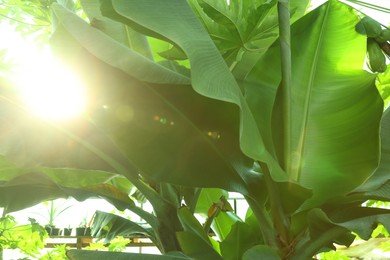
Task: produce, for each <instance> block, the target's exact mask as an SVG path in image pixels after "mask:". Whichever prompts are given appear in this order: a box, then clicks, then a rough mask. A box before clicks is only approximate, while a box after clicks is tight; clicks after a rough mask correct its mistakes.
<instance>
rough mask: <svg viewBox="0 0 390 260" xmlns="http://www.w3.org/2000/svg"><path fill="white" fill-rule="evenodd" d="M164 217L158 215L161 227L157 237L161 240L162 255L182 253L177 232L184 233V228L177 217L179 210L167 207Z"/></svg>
mask: <svg viewBox="0 0 390 260" xmlns="http://www.w3.org/2000/svg"><path fill="white" fill-rule="evenodd" d="M162 215H163V216H159V215H157V218H158V219H159V220H160V227H159V229H158V230H157V233H158V234H157V235H158V238H159V240H160V245H161V248H160V250H161V253H167V252H170V251H181V248H180V245H179V242H178V241H177V238H176V232H178V231H183V227H182V225H181V223H180V220H179V218H178V216H177V209H176V208H175V207H173V206H171V207H167V208H166V210H165V211H164V214H162Z"/></svg>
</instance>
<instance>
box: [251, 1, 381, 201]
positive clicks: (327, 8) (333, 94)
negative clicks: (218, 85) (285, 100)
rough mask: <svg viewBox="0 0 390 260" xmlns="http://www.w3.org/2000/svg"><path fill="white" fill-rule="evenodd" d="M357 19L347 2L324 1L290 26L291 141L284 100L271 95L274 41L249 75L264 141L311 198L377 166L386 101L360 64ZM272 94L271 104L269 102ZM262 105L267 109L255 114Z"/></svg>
mask: <svg viewBox="0 0 390 260" xmlns="http://www.w3.org/2000/svg"><path fill="white" fill-rule="evenodd" d="M358 21H359V19H358V17H357V15H356V14H355V13H354V12H353V11H352V9H351V8H349V7H347V6H345V5H344V4H341V3H339V2H337V1H328V2H327V3H326V4H324V5H322V6H321V7H319V8H318V9H316V10H315V11H313V12H311V13H309V14H308V15H306V16H305V17H303V18H302V19H300V20H299V21H297V22H296V23H295V24H294V25H293V26H292V39H291V41H292V47H291V48H292V75H293V76H292V85H291V96H290V100H291V106H289V107H287V108H286V107H285V110H284V111H288V113H290V117H291V118H292V122H291V125H288V126H287V131H288V136H289V140H283V138H282V129H283V127H284V126H283V122H282V121H281V118H283V117H282V114H281V111H282V110H283V109H282V108H283V106H285V105H286V104H282V96H281V95H277V94H276V93H277V88H278V86H279V81H280V72H279V71H280V63H279V57H280V54H279V44H278V43H275V44H274V45H273V46H272V47H271V48H270V49H269V51H268V52H267V53H266V54H265V55H264V56H263V57H262V59H261V60H260V61H259V62H258V64H257V65H256V67H255V69H254V70H253V71H252V72H251V73H250V75H249V76H248V77H247V79H246V80H247V82H248V83H247V85H246V87H247V88H246V93H247V97H248V100H249V104H250V107H251V110H252V111H253V114H254V115H255V117H256V120H257V122H258V124H259V128H260V129H261V131H262V134H263V136H264V138H265V139H267V140H269V142H268V143H267V147H269V149H270V151H271V152H272V153H273V154H274V156H276V158H278V161H279V162H280V164H281V165H282V166H283V167H284V169H285V170H286V171H287V173H288V175H289V179H290V180H291V181H292V182H297V183H298V184H300V185H301V186H303V187H306V188H310V189H313V193H314V198H313V199H312V203H321V202H323V201H324V200H326V199H327V198H329V197H333V196H337V195H340V194H346V193H348V192H349V191H351V190H353V189H354V188H356V187H357V186H358V185H359V184H360V183H361V182H363V181H364V180H365V179H366V178H368V177H369V176H370V175H371V174H372V173H373V171H374V170H375V168H376V166H377V164H378V160H379V122H380V119H381V115H382V109H383V102H382V100H381V97H380V96H379V94H378V91H377V89H376V88H375V84H374V81H375V75H372V74H369V73H368V72H365V71H363V69H362V68H363V64H364V57H365V41H366V39H365V38H364V37H362V36H361V35H359V34H358V33H356V32H355V25H356V23H358ZM265 71H267V73H264V72H265ZM267 75H268V76H267ZM256 93H259V94H256ZM260 93H263V94H264V95H263V96H261V94H260ZM272 97H274V98H275V105H274V107H270V106H269V105H272V104H271V102H270V99H271V100H272ZM260 110H263V111H264V113H255V111H260ZM262 125H263V126H270V125H272V128H267V127H262ZM270 129H272V130H270ZM266 137H267V138H266ZM270 140H273V144H272V143H271V142H272V141H270ZM285 147H288V148H287V151H284V149H285ZM284 152H287V155H286V156H287V158H288V160H287V161H288V163H287V164H286V165H284V163H283V161H284Z"/></svg>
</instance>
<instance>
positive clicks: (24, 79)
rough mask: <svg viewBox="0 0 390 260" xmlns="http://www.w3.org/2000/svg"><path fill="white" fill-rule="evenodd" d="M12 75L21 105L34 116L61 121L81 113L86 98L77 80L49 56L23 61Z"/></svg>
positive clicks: (83, 109) (73, 74)
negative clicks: (14, 77) (22, 103)
mask: <svg viewBox="0 0 390 260" xmlns="http://www.w3.org/2000/svg"><path fill="white" fill-rule="evenodd" d="M15 76H16V84H17V86H18V89H19V91H20V93H21V96H22V100H23V102H24V104H25V105H26V106H27V108H28V110H29V111H30V112H31V113H33V114H34V115H36V116H37V117H40V118H42V119H44V120H48V121H64V120H67V119H71V118H74V117H77V116H79V115H81V114H82V113H83V112H84V111H85V106H86V96H85V91H84V88H83V86H82V84H81V82H80V80H79V79H78V78H77V76H76V75H75V73H72V72H71V71H70V70H69V69H67V68H66V67H64V66H62V65H61V64H60V63H59V62H57V61H55V60H54V59H53V58H52V57H51V56H50V55H49V54H47V53H44V54H43V55H42V54H41V55H39V57H31V58H29V59H27V62H26V64H23V65H22V66H21V67H20V68H19V69H18V70H17V71H16V74H15Z"/></svg>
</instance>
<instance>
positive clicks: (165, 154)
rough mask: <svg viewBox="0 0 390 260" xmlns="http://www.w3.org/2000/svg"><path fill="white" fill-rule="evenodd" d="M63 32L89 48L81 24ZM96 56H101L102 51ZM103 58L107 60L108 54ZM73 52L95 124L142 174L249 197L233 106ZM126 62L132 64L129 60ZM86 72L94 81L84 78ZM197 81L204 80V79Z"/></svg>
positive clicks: (247, 169)
mask: <svg viewBox="0 0 390 260" xmlns="http://www.w3.org/2000/svg"><path fill="white" fill-rule="evenodd" d="M182 4H183V3H181V5H182ZM146 7H147V6H146ZM146 7H145V8H146ZM171 8H173V7H172V6H171ZM57 9H58V10H59V9H60V7H57ZM174 9H176V6H175V8H174ZM61 12H62V11H61ZM61 12H57V13H58V14H59V18H60V20H61V19H62V18H64V19H65V20H66V21H67V22H69V23H70V24H73V23H75V22H74V21H73V20H77V21H78V23H84V22H83V21H80V20H79V18H78V17H74V16H73V17H72V14H69V13H67V15H66V17H64V15H62V13H61ZM160 22H161V21H160ZM175 23H177V22H175ZM88 28H89V29H88ZM66 30H69V31H70V32H71V33H72V35H75V37H76V39H77V40H78V41H79V42H80V44H81V45H82V46H85V48H86V49H88V48H93V47H91V46H93V45H95V43H94V42H85V41H83V40H82V39H79V38H78V35H79V34H81V33H87V32H88V31H89V30H92V31H95V29H93V28H90V27H89V26H88V25H87V24H85V26H84V29H83V30H84V31H83V32H82V31H80V30H79V26H78V27H75V26H67V27H66ZM206 35H207V34H206ZM202 37H205V36H202ZM54 38H57V40H58V39H65V40H67V39H68V40H69V39H70V40H71V38H72V37H70V35H69V34H66V31H65V30H58V31H57V32H56V34H55V35H54ZM208 41H210V40H208ZM56 42H57V43H58V41H56ZM61 42H63V41H61ZM210 42H211V41H210ZM74 44H75V43H74ZM57 46H58V45H57ZM66 47H67V46H62V48H61V50H62V53H71V50H69V49H67V48H66ZM66 50H68V51H66ZM100 51H101V52H107V48H105V49H100ZM106 54H107V55H108V56H107V57H109V56H110V53H109V52H107V53H106ZM73 55H74V56H76V58H79V59H82V60H77V62H76V63H75V64H74V65H75V66H76V67H77V68H79V72H80V73H81V74H83V75H84V78H85V80H86V82H87V83H88V84H87V85H88V86H89V88H90V91H91V92H92V93H94V96H95V100H96V101H95V102H96V108H97V109H98V110H96V112H95V113H94V118H93V119H94V122H96V124H98V126H99V127H102V128H103V129H104V130H105V131H106V132H107V133H108V134H109V135H111V136H112V137H113V138H114V140H115V141H116V142H117V144H118V146H119V147H120V148H121V149H122V150H123V151H124V152H125V153H126V155H127V156H128V158H130V159H131V161H132V162H133V163H135V164H136V165H137V167H138V168H139V169H141V171H142V173H143V174H145V176H149V177H152V178H153V179H155V180H161V181H167V182H172V183H175V184H180V185H185V186H192V187H193V186H208V187H210V186H212V187H221V188H224V189H227V190H235V191H239V192H243V193H247V190H248V187H247V185H248V183H250V182H251V181H249V179H251V178H253V179H254V180H256V178H258V177H257V174H255V173H254V172H251V168H252V161H251V160H250V159H249V158H247V157H245V156H244V155H243V154H242V153H241V151H240V149H239V142H238V128H239V126H238V120H239V119H238V113H237V111H236V109H235V107H234V106H233V105H231V104H229V103H224V102H220V101H215V100H212V99H208V98H204V97H202V96H200V95H198V94H197V93H196V92H194V91H193V90H192V89H191V88H190V87H189V86H175V85H163V86H162V85H151V84H142V83H140V82H137V81H136V80H134V79H132V78H130V77H128V76H126V75H125V74H123V73H120V72H118V71H117V70H115V69H113V68H112V67H110V66H108V65H106V64H104V63H102V62H99V61H98V60H97V59H96V58H93V57H91V56H90V55H88V54H87V53H85V52H84V53H83V54H80V52H79V53H77V54H73ZM218 55H219V54H218ZM218 57H219V56H218ZM68 58H71V57H68ZM111 58H113V59H114V57H113V56H111ZM124 58H126V59H129V62H132V61H131V56H127V57H126V56H124ZM219 61H220V62H223V61H222V60H219ZM220 65H221V64H220ZM223 66H225V65H223ZM200 67H203V65H202V64H200ZM92 73H93V74H94V75H98V76H97V77H94V78H92V77H88V76H86V75H88V74H92ZM135 76H136V75H135ZM198 77H200V75H199V76H198ZM138 79H140V80H142V79H143V78H142V77H141V78H138ZM198 80H202V81H204V77H202V79H200V78H199V79H198ZM160 83H164V82H163V81H162V82H160ZM220 84H222V83H220ZM103 106H104V107H106V109H102V107H103ZM188 176H196V178H188ZM227 176H229V177H227ZM251 180H252V179H251Z"/></svg>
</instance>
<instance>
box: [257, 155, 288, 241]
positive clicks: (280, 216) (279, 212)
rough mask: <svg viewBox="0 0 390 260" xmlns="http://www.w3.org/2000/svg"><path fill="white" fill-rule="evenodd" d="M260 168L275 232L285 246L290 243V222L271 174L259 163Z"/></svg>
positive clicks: (266, 167)
mask: <svg viewBox="0 0 390 260" xmlns="http://www.w3.org/2000/svg"><path fill="white" fill-rule="evenodd" d="M260 167H261V170H262V172H263V175H264V180H265V184H266V186H267V191H268V196H269V203H270V205H271V214H272V218H273V221H274V225H275V228H276V230H277V231H278V233H279V234H278V235H279V237H280V240H281V241H282V242H283V244H284V245H287V244H288V243H289V241H290V236H289V232H288V231H289V229H290V220H289V218H288V216H286V214H285V212H284V209H283V206H282V201H281V198H280V196H279V188H278V186H277V185H276V183H275V182H274V181H273V180H272V177H271V173H270V172H269V169H268V166H267V165H266V164H265V163H262V162H260Z"/></svg>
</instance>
